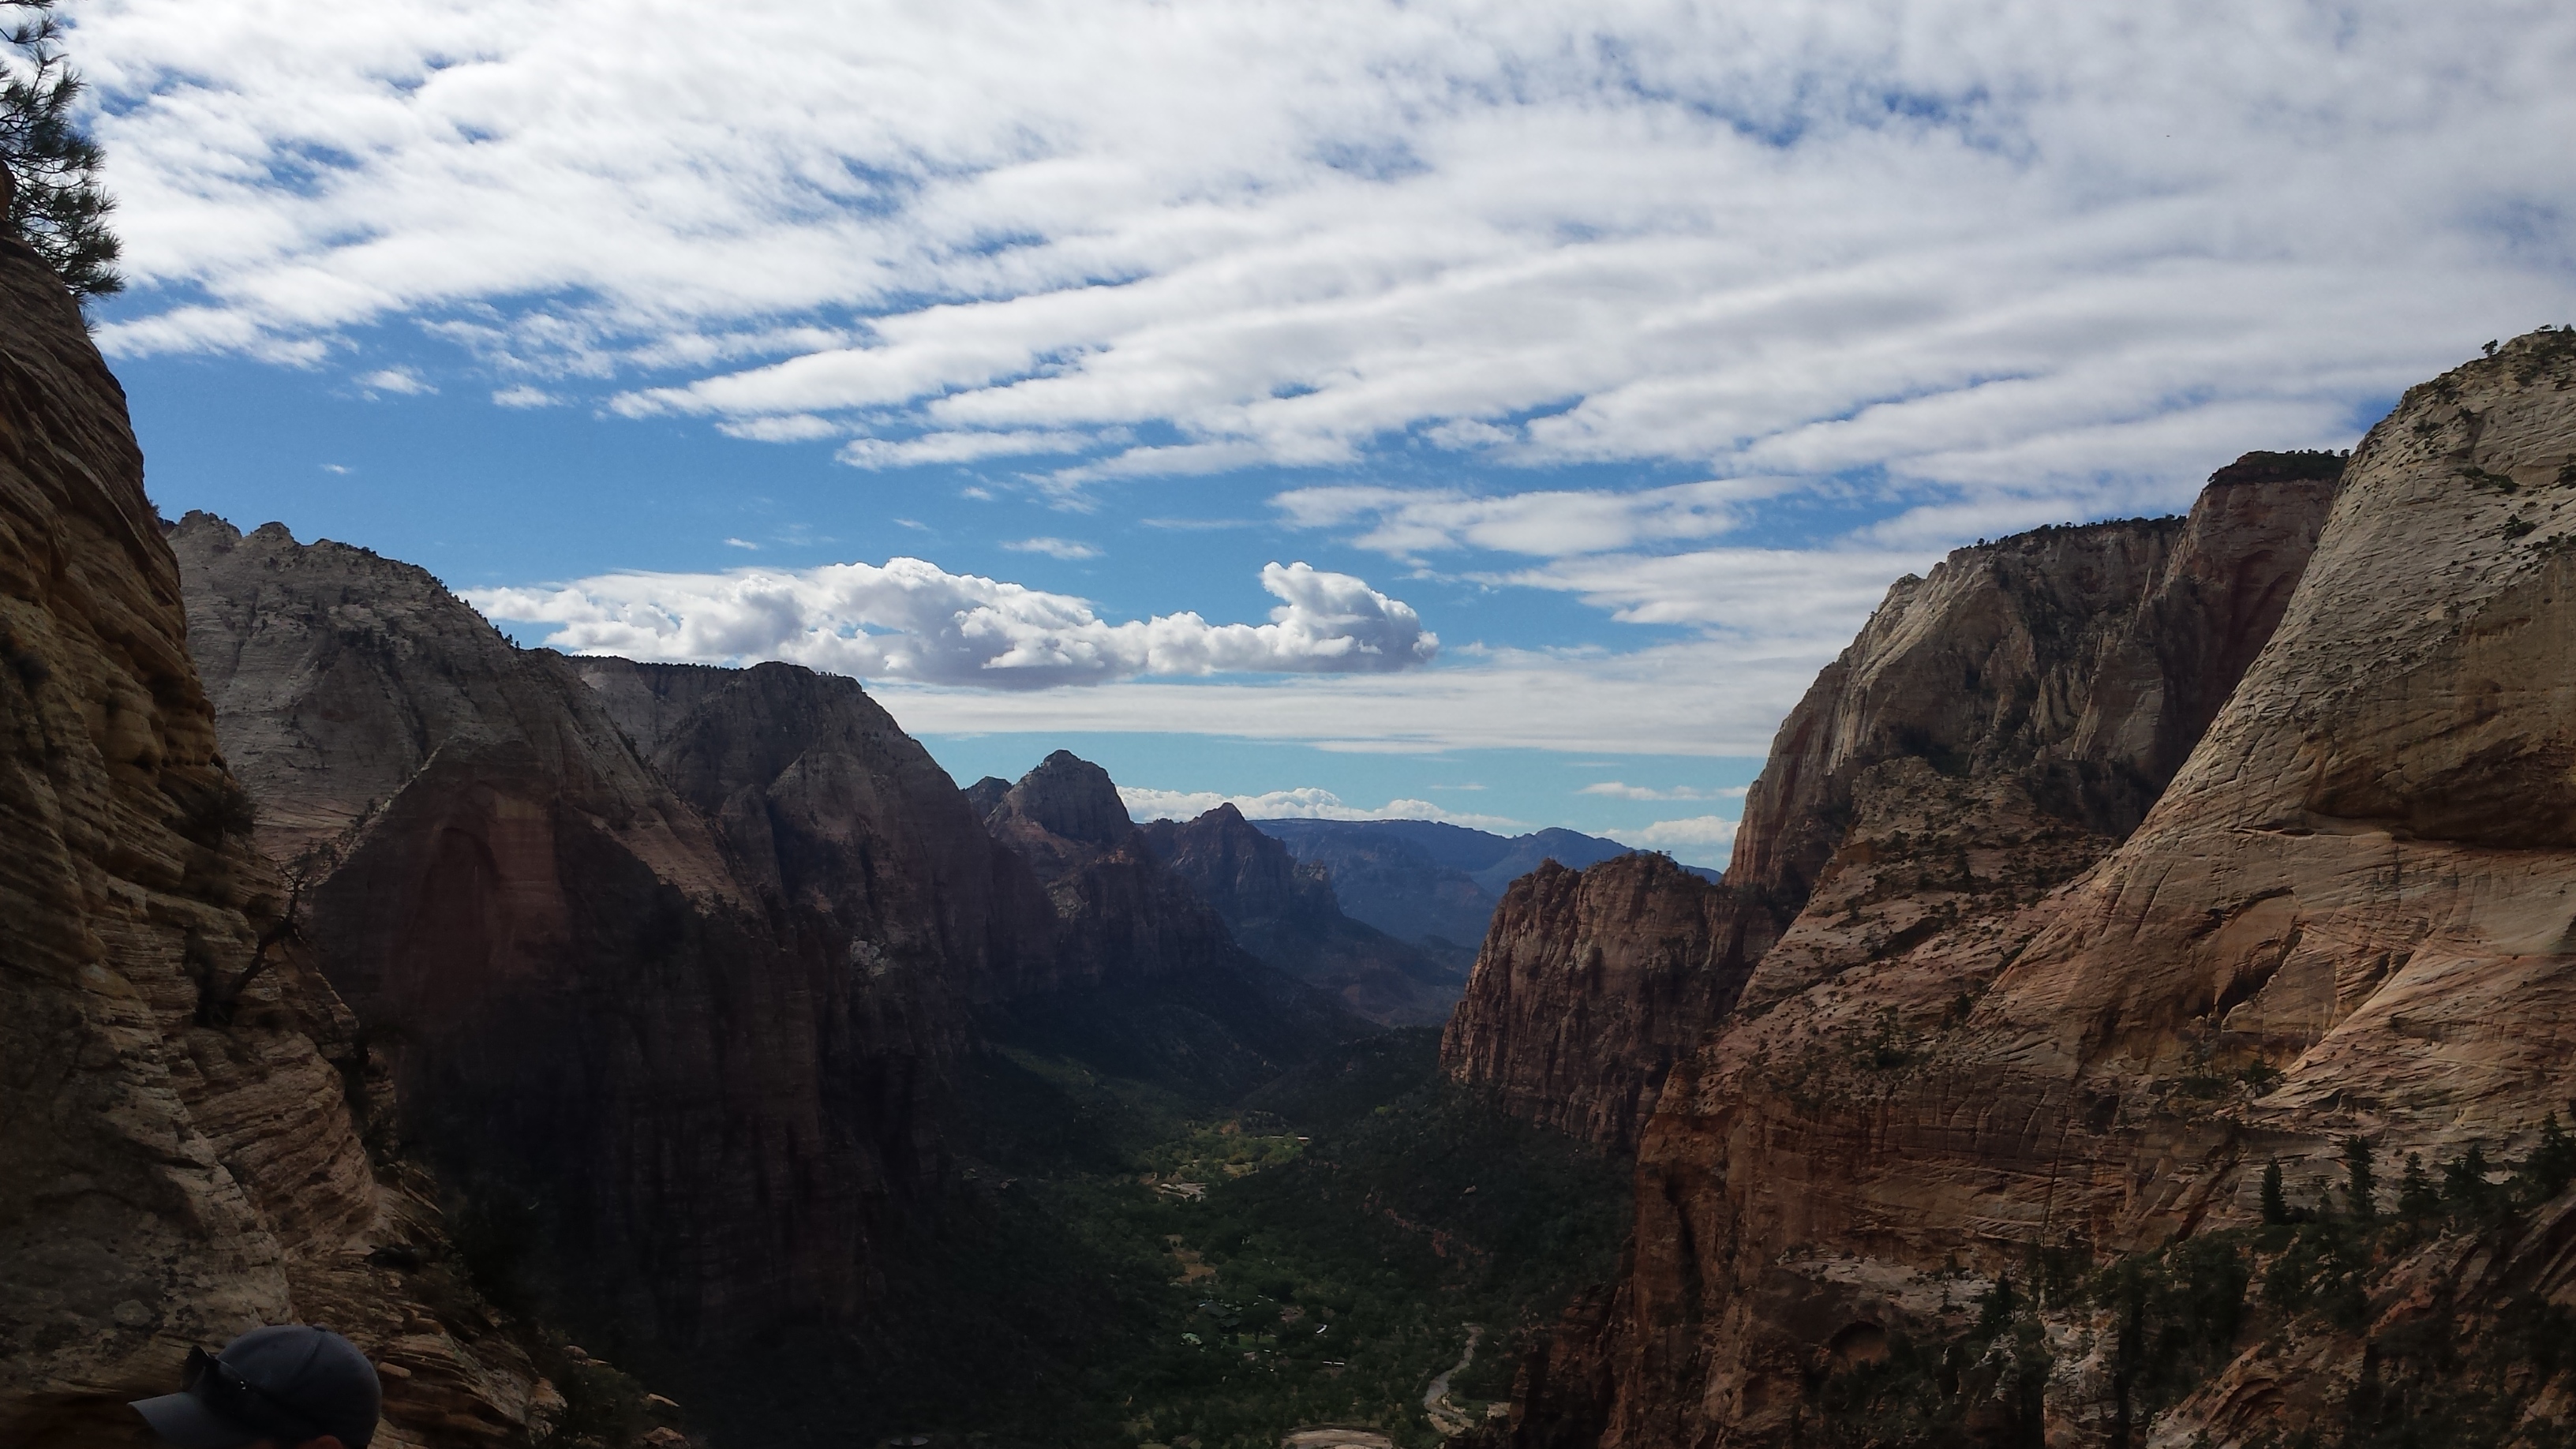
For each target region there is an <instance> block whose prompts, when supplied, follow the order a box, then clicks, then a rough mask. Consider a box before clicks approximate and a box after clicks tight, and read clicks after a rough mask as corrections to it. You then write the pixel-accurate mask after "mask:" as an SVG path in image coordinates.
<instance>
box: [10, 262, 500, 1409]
mask: <svg viewBox="0 0 2576 1449" xmlns="http://www.w3.org/2000/svg"><path fill="white" fill-rule="evenodd" d="M0 313H5V317H0V721H5V724H4V725H0V916H5V917H6V919H7V920H8V922H9V927H8V949H7V951H6V953H5V957H0V1063H6V1065H7V1071H6V1073H5V1074H0V1442H6V1443H9V1444H11V1445H25V1446H49V1445H57V1444H60V1445H71V1444H83V1445H87V1444H112V1443H133V1442H139V1441H140V1439H141V1438H142V1437H143V1436H142V1434H141V1425H140V1421H139V1420H137V1419H135V1418H134V1416H133V1415H132V1414H131V1412H130V1411H128V1410H127V1409H125V1408H124V1406H123V1401H124V1400H126V1399H128V1398H132V1397H136V1396H139V1395H143V1394H151V1393H164V1392H169V1391H170V1390H172V1389H174V1388H176V1387H177V1385H178V1379H179V1369H180V1363H181V1360H182V1358H183V1357H184V1355H185V1353H186V1351H187V1349H188V1348H189V1347H190V1346H192V1345H206V1346H220V1345H221V1344H222V1343H223V1342H224V1341H225V1340H227V1339H229V1338H230V1337H232V1336H233V1335H234V1334H236V1333H238V1332H240V1331H241V1330H243V1329H245V1328H249V1327H253V1326H256V1325H258V1324H262V1323H276V1322H285V1321H293V1320H296V1319H307V1320H319V1321H324V1322H328V1323H331V1324H333V1325H334V1326H336V1327H339V1328H341V1329H342V1330H343V1331H344V1332H347V1333H348V1334H349V1335H350V1336H351V1337H352V1338H354V1339H356V1340H357V1341H358V1343H359V1344H360V1346H361V1347H362V1348H364V1349H366V1350H367V1351H368V1352H369V1353H370V1354H371V1355H374V1356H377V1357H378V1358H379V1359H380V1360H381V1361H384V1362H387V1363H389V1364H392V1365H395V1366H397V1367H399V1368H400V1369H401V1370H403V1374H402V1375H400V1376H391V1377H390V1382H389V1383H388V1392H387V1394H386V1400H385V1412H386V1416H387V1419H388V1424H387V1427H386V1429H385V1430H384V1431H383V1432H382V1433H380V1434H379V1436H378V1438H377V1441H376V1442H378V1443H379V1444H386V1445H390V1446H397V1449H403V1446H415V1445H465V1444H492V1443H499V1442H502V1441H504V1440H508V1439H517V1438H523V1437H524V1436H525V1435H526V1434H527V1433H528V1432H529V1431H530V1430H531V1428H532V1427H541V1426H542V1422H543V1421H542V1416H540V1417H539V1419H538V1421H537V1423H536V1424H535V1425H532V1423H531V1418H530V1412H529V1410H530V1404H529V1394H530V1391H531V1388H532V1386H533V1383H534V1374H533V1372H532V1371H531V1370H530V1368H529V1366H528V1362H527V1359H526V1356H525V1354H524V1353H523V1352H521V1351H520V1349H519V1348H518V1346H517V1345H516V1344H515V1343H514V1342H513V1341H512V1339H511V1337H510V1336H509V1335H508V1334H506V1333H503V1332H499V1331H497V1329H498V1325H496V1324H494V1323H491V1322H489V1321H487V1320H481V1319H476V1318H474V1317H473V1316H472V1315H473V1314H474V1313H477V1312H479V1309H476V1308H475V1307H474V1305H473V1301H472V1297H471V1294H470V1293H466V1294H461V1295H454V1296H453V1297H452V1299H451V1301H452V1302H453V1303H454V1304H455V1305H456V1310H457V1311H453V1312H450V1313H449V1314H447V1315H445V1316H442V1315H441V1314H439V1313H437V1312H433V1311H432V1310H431V1309H429V1308H428V1307H426V1306H425V1305H424V1303H423V1301H422V1299H421V1297H420V1293H419V1290H420V1288H421V1286H422V1281H421V1274H422V1273H424V1272H436V1271H440V1270H441V1269H442V1267H443V1265H444V1264H445V1262H446V1260H447V1259H448V1258H449V1257H450V1251H449V1248H448V1245H447V1242H446V1239H445V1236H444V1232H443V1229H442V1228H441V1226H440V1223H439V1218H438V1213H437V1210H436V1208H435V1206H434V1204H433V1202H432V1201H431V1200H430V1198H429V1197H428V1196H426V1195H424V1194H423V1193H422V1192H420V1191H419V1190H418V1185H417V1183H416V1182H414V1181H412V1180H411V1179H410V1178H408V1177H407V1176H406V1175H405V1173H404V1171H403V1169H401V1168H400V1166H399V1164H394V1163H391V1162H376V1161H371V1160H370V1156H369V1153H368V1150H367V1147H366V1145H365V1142H364V1141H363V1140H362V1135H361V1128H362V1126H363V1125H364V1123H363V1121H362V1114H365V1113H367V1112H369V1110H370V1104H371V1102H372V1101H374V1100H377V1099H379V1098H380V1097H381V1092H382V1086H383V1084H382V1082H381V1080H380V1079H372V1078H371V1077H370V1076H369V1074H368V1073H367V1072H366V1071H365V1069H364V1067H363V1065H362V1064H361V1063H360V1061H359V1059H358V1058H359V1053H358V1052H357V1051H356V1048H355V1035H356V1033H355V1028H354V1023H353V1021H352V1020H351V1018H350V1016H349V1014H348V1012H347V1011H346V1009H345V1008H343V1007H342V1005H341V1004H340V1002H339V1000H338V999H337V998H336V997H335V996H334V995H333V993H332V991H331V990H330V988H329V986H328V985H327V984H326V983H325V982H324V981H323V980H322V979H321V978H320V977H319V976H318V975H316V974H315V973H313V972H312V971H310V970H309V969H308V965H307V962H306V960H305V958H304V956H303V955H302V953H301V952H300V951H299V950H298V949H296V947H295V944H294V942H293V941H292V940H290V939H288V938H286V937H285V935H284V934H283V933H282V931H281V927H282V925H283V924H284V921H285V915H286V910H287V889H286V886H285V884H284V882H283V881H282V880H281V879H280V877H279V876H278V873H277V872H276V871H275V870H274V869H273V868H272V867H271V866H270V864H269V862H268V861H267V859H266V858H265V857H264V856H263V855H262V854H261V853H260V852H259V851H258V850H257V849H256V848H254V846H253V844H252V841H251V838H250V837H251V829H252V818H253V817H252V811H251V808H250V804H249V801H248V800H247V799H246V797H245V796H244V795H243V793H242V791H241V790H240V788H239V787H238V785H237V784H236V783H235V781H234V778H233V776H232V775H231V774H230V773H229V772H228V771H227V769H226V768H225V763H224V759H223V757H222V755H221V754H220V752H219V750H218V741H217V734H216V729H215V720H214V716H213V713H212V711H211V709H210V708H209V705H208V701H207V698H206V695H205V693H204V691H203V690H202V688H201V687H200V684H199V681H198V677H197V673H196V670H195V668H194V666H193V664H192V663H191V661H190V659H189V656H188V653H187V649H186V644H185V633H184V621H183V617H182V611H181V596H180V580H179V574H178V569H177V567H176V565H175V563H174V561H173V559H172V556H171V552H170V549H169V547H168V545H167V544H166V543H165V542H164V541H163V539H162V536H161V529H160V525H159V521H158V519H157V518H156V516H155V514H154V511H153V509H152V505H151V503H150V502H149V500H148V499H146V497H145V496H144V492H143V474H142V458H141V455H140V454H139V453H138V451H137V450H136V447H135V444H134V439H133V435H132V433H131V431H130V430H129V428H128V426H127V421H126V416H125V406H124V395H123V393H122V391H121V390H120V389H119V388H118V386H117V384H116V381H115V379H114V378H113V377H111V376H110V375H109V374H108V372H107V369H106V368H105V366H104V365H103V364H102V363H101V361H100V360H99V357H98V354H97V352H96V351H95V350H94V349H93V348H92V346H91V345H90V341H89V338H88V335H87V332H86V330H85V329H84V327H83V326H82V322H81V318H80V314H79V311H78V309H77V308H76V307H75V306H74V305H73V303H72V300H71V298H70V297H69V296H68V295H66V294H65V293H64V292H63V290H62V288H61V287H60V286H59V285H58V284H57V283H56V282H55V281H54V280H53V278H52V277H51V275H50V274H48V273H47V272H46V271H45V270H44V268H43V267H42V265H41V264H40V263H38V262H37V261H36V260H35V258H34V257H33V256H32V255H31V254H30V253H28V252H27V251H26V249H25V248H23V247H20V246H18V245H16V244H15V243H5V242H0ZM380 1174H382V1176H381V1179H380Z"/></svg>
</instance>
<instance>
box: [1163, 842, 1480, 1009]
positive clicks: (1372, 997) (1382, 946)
mask: <svg viewBox="0 0 2576 1449" xmlns="http://www.w3.org/2000/svg"><path fill="white" fill-rule="evenodd" d="M1143 829H1144V835H1145V841H1146V844H1147V846H1148V848H1150V849H1151V850H1152V851H1153V852H1154V855H1155V858H1156V859H1157V860H1159V861H1161V862H1162V863H1163V865H1164V867H1165V868H1166V869H1168V870H1170V871H1171V872H1172V874H1174V875H1175V876H1177V877H1179V878H1180V879H1181V880H1183V881H1185V882H1187V883H1188V884H1189V886H1190V887H1191V889H1192V890H1194V891H1196V892H1197V893H1198V896H1199V898H1200V899H1201V900H1204V901H1206V902H1207V903H1208V904H1209V905H1211V906H1213V907H1214V908H1215V909H1216V913H1217V915H1218V916H1220V917H1222V918H1223V919H1224V921H1225V925H1226V929H1227V931H1229V932H1230V933H1232V935H1233V937H1234V940H1235V943H1236V944H1237V945H1240V946H1242V947H1243V948H1244V949H1245V950H1246V951H1249V952H1251V953H1252V954H1253V955H1254V956H1257V957H1259V958H1260V959H1261V960H1263V961H1265V962H1268V963H1269V964H1270V965H1272V966H1275V967H1277V968H1278V969H1280V970H1282V971H1285V972H1287V973H1288V974H1289V975H1291V976H1294V977H1296V978H1297V979H1298V980H1300V981H1304V982H1306V983H1308V984H1309V985H1313V986H1317V987H1320V988H1322V989H1323V990H1325V991H1328V992H1331V993H1332V994H1334V995H1335V996H1338V997H1339V998H1341V1000H1342V1002H1343V1004H1344V1005H1346V1006H1348V1007H1350V1009H1351V1010H1352V1011H1354V1012H1356V1013H1358V1014H1359V1015H1361V1016H1363V1017H1366V1018H1368V1019H1369V1020H1371V1021H1374V1022H1378V1023H1380V1024H1382V1025H1387V1026H1438V1025H1439V1024H1441V1023H1442V1022H1444V1021H1446V1020H1448V1019H1449V1009H1450V1008H1451V1007H1452V1006H1454V1005H1456V1004H1457V1000H1458V992H1459V989H1460V988H1461V987H1463V986H1464V985H1465V984H1466V977H1465V974H1464V973H1463V972H1459V971H1456V970H1454V969H1450V968H1448V967H1445V966H1443V965H1442V964H1441V963H1440V962H1438V961H1436V960H1434V959H1432V958H1431V956H1429V955H1428V954H1427V953H1425V952H1423V951H1422V950H1420V949H1418V948H1416V947H1413V946H1408V945H1406V944H1405V943H1404V942H1402V941H1398V940H1396V939H1395V938H1394V937H1392V936H1389V935H1387V934H1386V933H1385V932H1383V931H1380V930H1378V929H1377V928H1376V927H1374V926H1369V925H1364V924H1362V923H1360V922H1358V921H1354V920H1352V919H1351V918H1349V917H1348V916H1345V915H1343V914H1342V909H1341V907H1340V905H1338V904H1337V903H1336V902H1335V901H1334V899H1333V881H1332V876H1331V874H1330V873H1329V872H1328V871H1326V870H1325V869H1324V868H1323V867H1322V866H1318V865H1300V864H1299V863H1298V862H1297V860H1296V859H1295V858H1294V857H1293V856H1291V855H1290V854H1289V853H1288V847H1286V846H1285V845H1282V844H1281V843H1279V841H1277V840H1276V839H1273V838H1272V837H1270V836H1268V835H1265V834H1263V833H1262V832H1261V831H1260V830H1259V829H1257V828H1255V827H1254V826H1253V824H1252V822H1250V821H1248V820H1246V819H1244V818H1243V812H1241V811H1239V810H1237V809H1235V808H1234V807H1233V806H1232V805H1219V806H1218V807H1217V808H1215V809H1214V810H1211V811H1209V812H1207V813H1206V814H1204V815H1201V816H1199V817H1198V818H1197V819H1195V820H1191V821H1187V822H1182V821H1176V820H1156V821H1152V822H1150V823H1148V824H1147V825H1146V826H1144V827H1143Z"/></svg>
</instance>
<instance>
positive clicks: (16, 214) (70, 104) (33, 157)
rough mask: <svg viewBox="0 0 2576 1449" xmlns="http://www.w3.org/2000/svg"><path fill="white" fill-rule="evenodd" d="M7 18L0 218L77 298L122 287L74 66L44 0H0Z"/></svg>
mask: <svg viewBox="0 0 2576 1449" xmlns="http://www.w3.org/2000/svg"><path fill="white" fill-rule="evenodd" d="M0 10H6V11H10V12H14V18H13V19H11V20H9V21H6V22H0V40H5V41H7V42H8V44H9V46H10V48H11V49H13V50H14V51H15V52H16V54H15V55H14V56H12V55H6V54H5V53H0V71H5V72H6V75H7V80H6V84H5V85H0V178H5V179H0V209H4V210H5V216H4V217H0V226H5V228H6V234H7V235H9V236H11V237H14V238H16V239H17V240H19V241H22V242H24V243H26V244H27V246H28V247H30V248H31V249H33V250H34V251H35V253H36V255H37V256H39V257H42V258H43V259H44V262H45V265H47V266H49V267H51V268H53V270H54V275H56V276H58V277H60V278H62V281H63V285H64V286H66V287H69V288H70V289H71V292H72V295H73V296H75V297H78V298H79V299H80V300H81V302H82V303H83V304H84V305H86V304H87V303H88V302H89V300H90V299H91V298H92V297H104V296H106V295H108V294H109V293H111V292H117V291H122V290H123V289H124V287H125V278H123V277H122V276H120V275H118V274H117V270H116V258H117V255H118V253H119V252H120V251H122V250H123V248H122V247H120V246H119V245H118V243H117V240H116V236H115V234H114V233H113V232H110V231H109V230H108V229H107V214H108V213H109V212H111V211H113V210H115V209H116V202H115V200H114V199H113V198H111V197H110V196H109V195H108V194H107V193H106V192H105V191H103V190H101V189H100V187H99V183H98V168H99V163H100V161H101V160H102V159H104V157H103V153H102V152H101V151H100V150H99V147H98V143H97V142H96V141H93V140H91V139H90V137H89V135H88V133H86V132H84V131H83V130H82V129H81V128H80V127H79V126H78V125H76V124H74V122H73V120H72V112H73V108H74V104H75V103H76V102H77V101H78V100H79V99H80V96H81V92H82V88H83V82H82V81H81V78H80V73H79V72H77V71H75V70H73V69H72V68H71V66H70V64H69V63H68V62H66V61H65V60H64V59H63V49H62V44H61V30H62V26H61V22H60V21H59V20H57V19H56V18H55V16H54V0H0Z"/></svg>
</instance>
